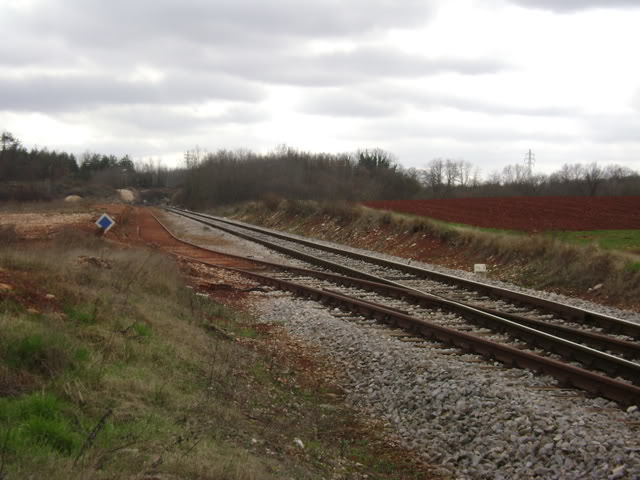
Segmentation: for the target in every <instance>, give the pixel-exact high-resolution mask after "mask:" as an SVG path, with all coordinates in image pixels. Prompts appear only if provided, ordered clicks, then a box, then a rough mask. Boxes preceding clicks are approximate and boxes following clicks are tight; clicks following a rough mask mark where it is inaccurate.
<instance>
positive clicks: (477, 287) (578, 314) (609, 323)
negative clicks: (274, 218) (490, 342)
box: [165, 207, 640, 339]
mask: <svg viewBox="0 0 640 480" xmlns="http://www.w3.org/2000/svg"><path fill="white" fill-rule="evenodd" d="M165 208H166V209H167V210H169V211H175V212H176V213H179V212H186V213H189V214H191V215H195V216H199V217H202V218H207V219H210V220H214V221H217V222H221V223H226V224H229V225H233V226H236V227H240V228H244V229H246V230H250V231H255V232H259V233H263V234H265V235H270V236H273V237H276V238H280V239H282V240H287V241H291V242H295V243H299V244H301V245H306V246H309V247H312V248H316V249H319V250H324V251H327V252H331V253H336V254H339V255H344V256H348V257H351V258H354V259H358V260H364V261H367V262H370V263H374V264H377V265H380V266H383V267H389V268H394V269H397V270H401V271H403V272H406V273H411V274H414V275H418V276H421V277H423V278H427V279H432V280H436V281H439V282H443V283H447V284H450V285H455V286H459V287H462V288H465V289H468V290H474V291H477V292H480V293H482V294H485V295H488V296H491V297H493V298H501V299H505V298H506V299H509V300H512V301H515V302H517V303H520V304H523V305H528V306H532V307H536V308H543V309H544V310H547V311H549V312H553V313H555V314H557V315H559V316H560V317H562V318H565V319H567V320H571V321H575V322H580V323H585V324H590V325H594V326H597V327H600V328H604V329H606V330H607V331H610V332H612V333H621V334H625V335H628V336H630V337H633V338H636V339H640V324H638V323H634V322H630V321H628V320H624V319H621V318H616V317H612V316H610V315H606V314H602V313H598V312H593V311H591V310H587V309H582V308H578V307H574V306H572V305H567V304H565V303H560V302H554V301H551V300H547V299H544V298H540V297H536V296H533V295H529V294H525V293H521V292H516V291H514V290H511V289H508V288H503V287H497V286H494V285H489V284H486V283H482V282H478V281H475V280H469V279H465V278H461V277H456V276H454V275H450V274H446V273H441V272H436V271H433V270H428V269H425V268H421V267H416V266H413V265H407V264H404V263H401V262H396V261H393V260H387V259H382V258H377V257H371V256H369V255H365V254H361V253H357V252H352V251H350V250H345V249H342V248H338V247H330V246H327V245H322V244H318V243H315V242H313V241H309V240H303V239H300V238H296V237H294V236H291V235H287V234H284V233H280V232H275V231H273V230H269V229H265V228H261V227H257V226H255V225H247V224H242V223H238V222H234V221H231V220H228V219H226V218H221V217H216V216H213V215H207V214H203V213H199V212H193V211H189V210H183V209H177V208H174V207H165ZM234 233H235V232H234ZM253 241H257V240H255V239H254V240H253ZM405 288H407V287H405Z"/></svg>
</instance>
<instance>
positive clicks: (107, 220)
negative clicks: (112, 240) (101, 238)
mask: <svg viewBox="0 0 640 480" xmlns="http://www.w3.org/2000/svg"><path fill="white" fill-rule="evenodd" d="M115 224H116V222H115V220H114V219H113V218H111V217H110V216H109V215H107V214H106V213H103V214H102V215H101V216H100V218H99V219H98V220H96V225H97V226H98V227H100V228H101V229H102V230H103V232H102V234H103V235H104V234H105V233H107V232H108V231H109V229H111V227H113V226H114V225H115Z"/></svg>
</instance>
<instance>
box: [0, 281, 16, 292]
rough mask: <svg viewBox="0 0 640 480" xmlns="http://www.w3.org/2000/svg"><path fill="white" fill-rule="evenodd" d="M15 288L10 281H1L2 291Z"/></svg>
mask: <svg viewBox="0 0 640 480" xmlns="http://www.w3.org/2000/svg"><path fill="white" fill-rule="evenodd" d="M11 290H13V287H12V286H11V285H9V284H8V283H0V291H5V292H10V291H11Z"/></svg>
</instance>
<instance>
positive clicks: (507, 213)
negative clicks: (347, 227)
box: [364, 196, 640, 231]
mask: <svg viewBox="0 0 640 480" xmlns="http://www.w3.org/2000/svg"><path fill="white" fill-rule="evenodd" d="M364 205H365V206H367V207H371V208H376V209H381V210H391V211H394V212H401V213H411V214H414V215H420V216H424V217H431V218H435V219H437V220H443V221H446V222H454V223H464V224H467V225H474V226H477V227H484V228H503V229H510V230H525V231H545V230H633V229H640V196H633V197H631V196H630V197H511V198H454V199H445V200H394V201H376V202H366V203H364Z"/></svg>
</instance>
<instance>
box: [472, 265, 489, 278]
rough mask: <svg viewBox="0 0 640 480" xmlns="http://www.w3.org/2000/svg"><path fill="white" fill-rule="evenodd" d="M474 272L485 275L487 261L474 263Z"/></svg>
mask: <svg viewBox="0 0 640 480" xmlns="http://www.w3.org/2000/svg"><path fill="white" fill-rule="evenodd" d="M473 273H476V274H478V273H479V274H481V275H485V274H486V273H487V265H486V264H485V263H476V264H474V265H473Z"/></svg>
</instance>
